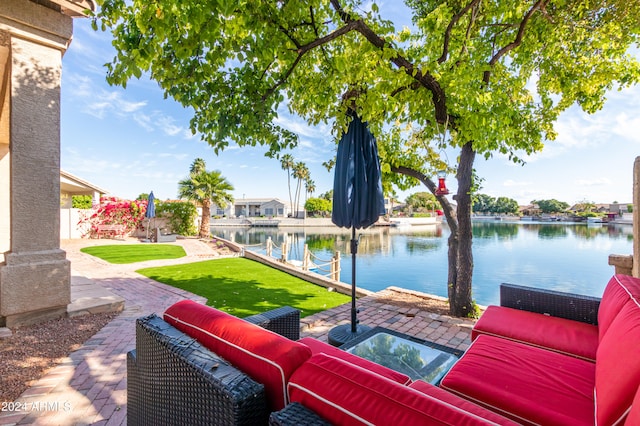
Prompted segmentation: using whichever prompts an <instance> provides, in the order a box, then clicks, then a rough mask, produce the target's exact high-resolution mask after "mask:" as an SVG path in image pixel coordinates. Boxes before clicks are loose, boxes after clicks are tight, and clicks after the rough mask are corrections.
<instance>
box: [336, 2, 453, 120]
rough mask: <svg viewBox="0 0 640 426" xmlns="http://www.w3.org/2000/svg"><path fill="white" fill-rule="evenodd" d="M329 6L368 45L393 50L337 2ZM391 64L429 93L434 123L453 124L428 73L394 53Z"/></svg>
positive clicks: (437, 84)
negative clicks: (434, 118)
mask: <svg viewBox="0 0 640 426" xmlns="http://www.w3.org/2000/svg"><path fill="white" fill-rule="evenodd" d="M331 5H332V6H333V8H334V9H335V10H336V12H338V14H339V15H340V18H341V19H342V20H343V21H344V22H345V23H346V24H347V26H351V25H352V26H353V27H352V28H353V30H355V31H357V32H359V33H360V34H362V35H363V36H364V38H366V39H367V41H369V43H371V44H373V45H374V46H375V47H377V48H378V49H381V50H382V49H384V48H385V47H391V48H394V46H393V45H392V44H390V43H387V42H386V41H385V40H384V39H383V38H382V37H380V36H378V35H377V34H376V33H375V32H374V31H373V30H372V29H371V28H369V27H368V26H367V24H365V23H364V21H362V19H353V18H352V17H351V15H349V14H348V13H347V12H346V11H345V10H344V9H343V8H342V6H341V5H340V1H339V0H331ZM391 62H392V63H393V64H394V65H396V66H397V67H398V68H401V69H403V70H404V72H405V73H406V74H407V75H409V76H410V77H411V78H413V79H414V80H416V81H418V82H419V83H420V85H421V86H423V87H424V88H426V89H427V90H429V91H430V92H431V94H432V101H433V106H434V109H435V116H436V121H437V122H438V123H441V124H444V123H446V122H447V121H449V123H453V119H452V118H451V117H448V113H447V105H446V102H445V101H446V97H445V93H444V89H442V87H440V84H439V83H438V81H437V80H436V79H435V78H434V77H433V76H432V75H431V74H429V72H422V70H420V69H417V68H416V67H414V65H413V64H412V63H411V62H409V61H408V60H407V59H406V58H404V57H403V56H401V55H400V54H399V53H396V55H395V56H394V57H392V58H391Z"/></svg>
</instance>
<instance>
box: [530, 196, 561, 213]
mask: <svg viewBox="0 0 640 426" xmlns="http://www.w3.org/2000/svg"><path fill="white" fill-rule="evenodd" d="M531 204H537V205H538V208H539V209H540V211H541V212H542V213H562V212H564V211H566V210H567V209H568V208H569V204H567V203H565V202H564V201H558V200H556V199H555V198H553V199H551V200H533V201H532V202H531Z"/></svg>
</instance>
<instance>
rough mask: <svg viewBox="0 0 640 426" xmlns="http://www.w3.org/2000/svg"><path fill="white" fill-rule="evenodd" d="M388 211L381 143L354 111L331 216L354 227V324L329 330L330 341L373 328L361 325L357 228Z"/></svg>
mask: <svg viewBox="0 0 640 426" xmlns="http://www.w3.org/2000/svg"><path fill="white" fill-rule="evenodd" d="M383 214H384V196H383V194H382V179H381V173H380V160H379V159H378V146H377V145H376V139H375V137H373V135H372V134H371V132H370V131H369V128H368V127H367V124H366V123H363V122H362V120H361V119H360V117H358V116H357V115H356V114H353V120H352V121H351V123H350V124H349V129H348V130H347V133H345V134H344V135H343V136H342V139H341V140H340V143H339V145H338V154H337V156H336V167H335V177H334V181H333V210H332V213H331V220H332V222H333V223H334V224H336V225H337V226H340V227H345V228H351V259H352V261H351V324H350V325H349V324H344V325H339V326H337V327H334V328H333V329H331V330H330V331H329V336H328V337H329V343H331V344H332V345H334V346H340V345H342V344H344V343H346V342H348V341H349V340H352V339H355V338H356V337H358V336H359V335H361V334H362V333H365V332H366V331H368V330H369V329H370V328H369V327H366V326H362V325H358V319H357V312H358V311H357V309H356V253H357V252H358V240H357V239H356V229H359V228H366V227H368V226H370V225H373V224H374V223H375V222H377V221H378V219H379V218H380V215H383Z"/></svg>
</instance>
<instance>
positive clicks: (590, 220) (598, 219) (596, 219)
mask: <svg viewBox="0 0 640 426" xmlns="http://www.w3.org/2000/svg"><path fill="white" fill-rule="evenodd" d="M587 223H604V221H603V220H602V218H601V217H588V218H587Z"/></svg>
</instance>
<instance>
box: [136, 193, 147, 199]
mask: <svg viewBox="0 0 640 426" xmlns="http://www.w3.org/2000/svg"><path fill="white" fill-rule="evenodd" d="M136 200H144V201H147V200H149V194H147V193H146V192H143V193H142V194H139V195H138V196H137V197H136Z"/></svg>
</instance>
